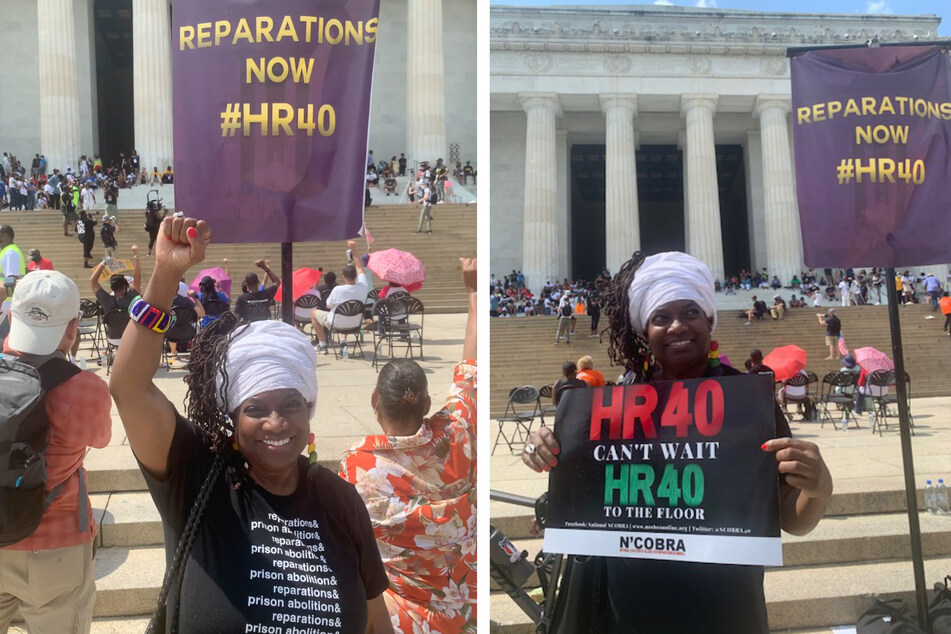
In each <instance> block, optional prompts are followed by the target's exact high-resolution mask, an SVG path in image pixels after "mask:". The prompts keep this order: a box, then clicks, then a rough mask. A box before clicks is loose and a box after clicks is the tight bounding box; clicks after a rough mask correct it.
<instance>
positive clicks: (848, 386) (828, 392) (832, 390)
mask: <svg viewBox="0 0 951 634" xmlns="http://www.w3.org/2000/svg"><path fill="white" fill-rule="evenodd" d="M858 378H859V377H858V375H857V374H855V373H854V372H837V371H833V372H829V373H828V374H826V375H825V376H824V377H822V385H821V390H822V391H821V394H820V396H819V405H821V407H822V412H821V413H820V415H821V421H822V422H821V423H820V424H819V427H820V428H821V427H825V424H826V420H827V419H828V420H829V422H831V423H832V426H833V427H835V428H836V429H838V427H837V426H836V418H837V417H838V413H836V414H835V415H833V414H832V412H833V410H832V409H830V408H832V407H833V406H838V407H839V408H840V409H841V411H842V415H843V416H845V418H846V424H848V421H849V420H850V419H851V420H852V421H853V422H854V423H855V426H856V427H860V425H859V421H858V418H857V417H856V416H855V412H853V411H852V409H853V404H854V398H855V387H856V383H857V382H858Z"/></svg>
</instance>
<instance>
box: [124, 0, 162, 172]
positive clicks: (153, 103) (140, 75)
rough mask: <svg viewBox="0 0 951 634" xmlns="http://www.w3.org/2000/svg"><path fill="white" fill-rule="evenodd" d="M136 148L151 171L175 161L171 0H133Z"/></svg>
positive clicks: (145, 166)
mask: <svg viewBox="0 0 951 634" xmlns="http://www.w3.org/2000/svg"><path fill="white" fill-rule="evenodd" d="M132 47H133V48H132V72H133V80H134V86H133V89H134V94H133V104H134V107H135V147H134V148H128V150H132V149H135V150H137V151H138V153H139V166H140V167H144V168H145V170H146V171H147V172H149V173H151V171H152V168H153V167H158V168H159V171H161V170H164V169H165V166H166V165H172V160H173V153H172V34H171V25H170V24H169V13H168V0H132Z"/></svg>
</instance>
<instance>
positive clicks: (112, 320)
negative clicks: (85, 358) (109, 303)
mask: <svg viewBox="0 0 951 634" xmlns="http://www.w3.org/2000/svg"><path fill="white" fill-rule="evenodd" d="M102 323H103V326H105V330H106V353H105V354H104V355H103V357H104V358H105V362H106V376H109V373H110V372H112V362H113V360H114V359H115V356H116V349H117V348H118V347H119V342H120V341H121V340H122V333H124V332H125V328H126V326H128V325H129V311H128V310H126V309H125V308H123V307H122V306H116V307H115V308H111V309H109V310H108V311H106V313H105V314H104V315H103V316H102ZM103 357H101V358H100V359H99V365H102V362H103Z"/></svg>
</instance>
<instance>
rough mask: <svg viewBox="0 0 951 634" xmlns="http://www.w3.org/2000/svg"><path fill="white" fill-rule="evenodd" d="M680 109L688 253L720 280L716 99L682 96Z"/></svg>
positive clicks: (721, 259) (721, 266) (720, 253)
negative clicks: (684, 122)
mask: <svg viewBox="0 0 951 634" xmlns="http://www.w3.org/2000/svg"><path fill="white" fill-rule="evenodd" d="M681 109H682V111H683V114H684V116H685V117H686V119H687V134H686V146H687V148H686V149H687V158H686V160H685V161H684V163H685V169H684V171H685V174H684V177H685V180H686V190H687V200H688V203H689V204H688V209H687V214H688V216H687V221H686V226H687V227H688V230H687V253H689V254H690V255H692V256H694V257H695V258H697V259H699V260H702V261H703V262H705V263H706V264H707V266H709V267H710V272H711V273H712V274H713V277H714V279H717V278H720V279H722V278H723V239H722V238H721V232H720V192H719V186H718V184H717V156H716V148H715V147H714V142H713V113H714V112H715V111H716V109H717V96H716V95H684V96H683V97H682V101H681Z"/></svg>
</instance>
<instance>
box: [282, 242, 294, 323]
mask: <svg viewBox="0 0 951 634" xmlns="http://www.w3.org/2000/svg"><path fill="white" fill-rule="evenodd" d="M281 289H282V290H281V321H283V322H284V323H285V324H290V325H291V326H293V325H294V244H293V243H292V242H282V243H281Z"/></svg>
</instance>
